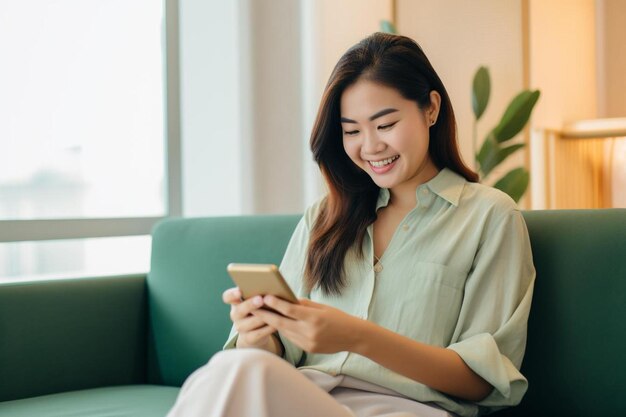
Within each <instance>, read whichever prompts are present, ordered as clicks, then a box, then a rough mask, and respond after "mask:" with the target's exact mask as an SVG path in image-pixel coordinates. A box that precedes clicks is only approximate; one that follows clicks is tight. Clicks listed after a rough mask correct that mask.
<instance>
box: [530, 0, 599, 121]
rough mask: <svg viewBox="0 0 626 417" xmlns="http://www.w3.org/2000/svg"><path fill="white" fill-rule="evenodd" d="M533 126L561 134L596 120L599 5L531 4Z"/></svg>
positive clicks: (587, 1) (566, 0) (556, 0)
mask: <svg viewBox="0 0 626 417" xmlns="http://www.w3.org/2000/svg"><path fill="white" fill-rule="evenodd" d="M529 17H530V33H529V38H530V85H531V86H532V87H533V88H538V89H540V90H541V99H540V101H539V103H538V104H537V108H536V110H535V116H534V118H533V120H532V126H533V127H537V128H551V129H561V128H562V127H563V124H564V123H569V122H572V121H575V120H581V119H591V118H595V117H597V94H596V91H597V89H596V40H595V27H596V25H595V1H594V0H551V1H544V0H530V16H529Z"/></svg>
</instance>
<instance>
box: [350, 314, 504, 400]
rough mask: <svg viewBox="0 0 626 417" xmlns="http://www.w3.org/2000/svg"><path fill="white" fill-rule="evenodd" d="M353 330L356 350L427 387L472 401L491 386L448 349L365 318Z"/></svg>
mask: <svg viewBox="0 0 626 417" xmlns="http://www.w3.org/2000/svg"><path fill="white" fill-rule="evenodd" d="M356 333H358V335H359V336H358V341H357V343H356V344H355V351H354V352H355V353H358V354H360V355H362V356H365V357H367V358H369V359H371V360H373V361H374V362H377V363H378V364H380V365H382V366H384V367H385V368H388V369H390V370H392V371H394V372H397V373H399V374H401V375H404V376H406V377H407V378H411V379H412V380H414V381H417V382H420V383H422V384H424V385H427V386H429V387H430V388H433V389H436V390H438V391H441V392H443V393H445V394H448V395H452V396H455V397H458V398H461V399H464V400H468V401H474V402H476V401H480V400H482V399H484V398H485V397H486V396H487V395H489V393H490V392H491V390H492V389H493V386H491V385H490V384H489V383H488V382H487V381H485V380H484V379H483V378H482V377H480V376H479V375H478V374H476V373H475V372H474V371H472V369H471V368H470V367H469V366H467V364H466V363H465V362H464V361H463V359H461V357H460V356H459V355H458V354H457V353H456V352H454V351H453V350H451V349H446V348H442V347H437V346H431V345H427V344H424V343H420V342H416V341H414V340H412V339H409V338H407V337H405V336H402V335H400V334H397V333H394V332H392V331H390V330H388V329H385V328H384V327H381V326H378V325H377V324H375V323H372V322H369V321H365V320H364V321H363V326H362V329H359V332H356Z"/></svg>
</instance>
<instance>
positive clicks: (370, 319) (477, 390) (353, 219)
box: [169, 33, 535, 417]
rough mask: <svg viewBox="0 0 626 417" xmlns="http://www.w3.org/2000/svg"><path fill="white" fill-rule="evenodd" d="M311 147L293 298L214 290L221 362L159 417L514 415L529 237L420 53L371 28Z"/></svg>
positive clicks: (285, 267)
mask: <svg viewBox="0 0 626 417" xmlns="http://www.w3.org/2000/svg"><path fill="white" fill-rule="evenodd" d="M311 149H312V151H313V156H314V158H315V161H316V162H317V163H318V165H319V167H320V169H321V171H322V174H323V175H324V178H325V180H326V184H327V186H328V193H327V195H326V196H325V197H323V198H322V199H321V200H320V201H318V202H317V203H315V204H313V205H312V206H311V207H309V208H308V209H307V211H306V212H305V214H304V216H303V218H302V220H301V221H300V223H299V224H298V226H297V227H296V230H295V232H294V234H293V236H292V238H291V240H290V243H289V245H288V247H287V250H286V253H285V255H284V258H283V261H282V263H281V265H280V272H281V273H282V275H283V276H284V277H285V279H286V280H287V282H288V283H289V285H290V287H291V288H292V289H293V290H294V293H295V294H297V295H298V297H299V302H298V303H297V304H295V303H290V302H287V301H284V300H281V299H279V298H276V297H273V296H271V295H266V296H255V297H252V298H249V299H246V300H242V299H241V292H240V291H239V289H237V288H233V289H230V290H227V291H226V292H225V293H224V295H223V299H224V302H225V303H227V304H230V305H231V313H230V317H231V319H232V321H233V328H232V331H231V334H230V337H229V339H228V341H227V342H226V344H225V346H224V347H225V349H232V350H230V351H228V352H222V353H221V354H217V355H215V356H214V357H213V358H212V359H211V361H210V362H209V363H208V364H207V365H205V366H204V367H202V368H200V369H198V370H197V371H196V372H195V373H194V374H192V375H191V376H190V377H189V379H188V380H187V381H186V382H185V384H184V385H183V388H182V390H181V392H180V394H179V397H178V399H177V402H176V404H175V405H174V408H173V409H172V410H171V411H170V414H169V417H179V416H185V417H188V416H191V417H195V416H198V417H199V416H204V415H220V416H238V417H239V416H257V415H268V416H270V415H271V416H276V417H282V416H292V415H298V416H333V417H344V416H345V417H350V416H352V417H355V416H359V417H365V416H368V417H374V416H382V415H391V414H393V415H398V416H403V417H404V416H407V417H409V416H414V417H415V416H422V417H425V416H429V417H430V416H432V417H434V416H438V417H439V416H441V417H450V416H476V415H479V414H481V413H484V412H487V411H493V410H495V409H498V408H502V407H506V406H511V405H515V404H518V403H519V402H520V400H521V398H522V397H523V396H524V393H525V392H526V389H527V387H528V381H527V380H526V378H525V377H524V376H523V375H522V374H521V373H520V372H519V369H520V366H521V362H522V358H523V356H524V350H525V345H526V322H527V319H528V314H529V311H530V303H531V299H532V292H533V285H534V279H535V269H534V266H533V261H532V255H531V250H530V242H529V238H528V231H527V229H526V225H525V223H524V219H523V217H522V215H521V213H520V212H519V210H518V209H517V207H516V205H515V203H514V202H513V200H511V198H510V197H508V196H507V195H506V194H504V193H502V192H501V191H499V190H495V189H492V188H490V187H487V186H484V185H481V184H478V183H477V182H476V181H477V176H476V174H475V173H474V172H472V171H471V170H470V169H469V168H467V167H466V166H465V165H464V164H463V162H462V160H461V158H460V156H459V151H458V148H457V143H456V131H455V121H454V113H453V111H452V106H451V104H450V100H449V98H448V95H447V93H446V90H445V88H444V87H443V84H442V82H441V80H440V79H439V77H438V76H437V74H436V73H435V71H434V69H433V68H432V66H431V65H430V63H429V61H428V59H427V58H426V56H425V55H424V53H423V51H422V50H421V48H420V47H419V46H418V45H417V44H416V43H415V42H414V41H413V40H411V39H409V38H406V37H403V36H397V35H390V34H381V33H375V34H373V35H371V36H369V37H368V38H366V39H364V40H363V41H361V42H359V43H358V44H357V45H355V46H354V47H352V48H351V49H350V50H348V51H347V52H346V53H345V54H344V55H343V56H342V57H341V59H340V60H339V62H338V64H337V66H336V67H335V69H334V71H333V73H332V74H331V77H330V80H329V82H328V84H327V86H326V90H325V93H324V96H323V98H322V102H321V104H320V109H319V112H318V115H317V120H316V122H315V125H314V127H313V131H312V134H311ZM263 307H270V308H271V309H273V310H275V311H274V312H272V311H270V310H268V309H267V308H263ZM235 348H236V349H235ZM243 348H247V349H243ZM281 358H282V359H281ZM283 359H284V360H283ZM207 392H211V393H214V397H211V398H213V399H212V400H207V395H206V393H207ZM215 398H219V399H222V400H221V401H215Z"/></svg>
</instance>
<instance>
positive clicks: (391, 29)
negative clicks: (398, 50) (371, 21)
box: [380, 20, 398, 34]
mask: <svg viewBox="0 0 626 417" xmlns="http://www.w3.org/2000/svg"><path fill="white" fill-rule="evenodd" d="M380 31H381V32H386V33H393V34H396V33H398V31H397V30H396V27H395V26H394V25H393V23H391V22H390V21H389V20H381V21H380Z"/></svg>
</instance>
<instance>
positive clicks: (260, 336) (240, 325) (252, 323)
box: [222, 287, 277, 353]
mask: <svg viewBox="0 0 626 417" xmlns="http://www.w3.org/2000/svg"><path fill="white" fill-rule="evenodd" d="M222 299H223V300H224V302H225V303H226V304H230V319H231V320H232V322H233V325H234V327H235V330H237V332H238V333H239V336H238V338H237V347H238V348H243V347H256V348H259V349H264V350H268V351H270V352H274V353H277V352H276V350H277V349H276V343H275V341H274V340H272V334H273V333H274V332H276V329H274V328H273V327H271V326H269V325H267V324H266V323H265V322H264V321H263V320H261V319H260V318H258V317H256V316H255V315H253V314H251V313H252V311H254V310H256V309H258V308H261V307H262V306H263V297H261V296H260V295H258V296H255V297H252V298H249V299H247V300H245V301H241V291H239V288H237V287H235V288H230V289H228V290H226V291H224V293H223V294H222Z"/></svg>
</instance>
